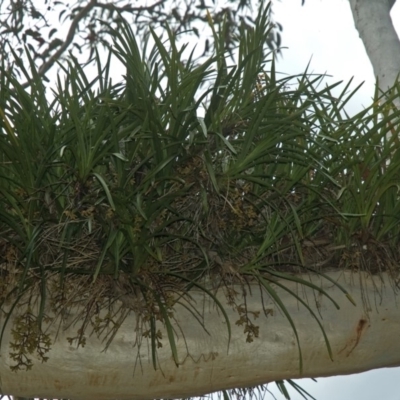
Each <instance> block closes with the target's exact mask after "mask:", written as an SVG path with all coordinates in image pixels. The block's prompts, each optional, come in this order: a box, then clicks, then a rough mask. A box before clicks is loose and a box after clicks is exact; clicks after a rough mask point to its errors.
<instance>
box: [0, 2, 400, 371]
mask: <svg viewBox="0 0 400 400" xmlns="http://www.w3.org/2000/svg"><path fill="white" fill-rule="evenodd" d="M267 16H268V8H266V9H263V10H262V12H260V13H259V16H258V19H257V21H256V24H255V27H249V26H247V25H243V26H242V28H241V32H240V39H239V45H238V47H237V49H236V53H235V54H236V55H235V57H236V63H232V61H231V59H230V55H229V52H227V51H226V46H225V43H224V37H225V32H224V28H223V27H222V28H221V29H222V30H221V31H219V32H217V31H216V30H215V28H214V25H213V22H212V20H211V18H209V23H210V28H211V29H212V31H213V35H214V41H215V43H214V47H215V53H214V54H213V55H212V56H211V57H210V58H208V59H206V60H205V61H204V62H202V63H197V62H194V61H193V52H192V53H189V55H187V56H185V54H187V53H186V50H187V48H186V47H182V48H180V49H178V48H177V46H176V41H175V36H174V34H173V33H172V32H171V31H168V38H167V40H166V41H165V42H164V41H163V40H162V39H160V38H159V37H158V36H157V35H156V34H155V33H154V32H153V31H152V40H153V42H154V45H153V47H152V48H149V47H148V46H150V45H149V43H150V41H149V42H147V43H146V44H147V45H146V46H144V49H143V50H142V51H141V50H140V48H139V46H138V44H137V42H136V40H135V36H134V34H133V32H132V31H131V29H130V27H129V25H128V24H122V23H121V26H120V29H119V30H115V31H113V35H114V36H115V43H114V46H113V47H112V48H110V57H109V58H108V59H107V60H106V62H105V63H103V64H102V62H101V61H102V60H101V59H100V56H99V55H98V54H97V55H96V62H97V66H98V74H97V76H96V77H94V78H93V79H91V78H89V77H88V76H87V75H86V74H85V71H84V69H83V68H82V67H81V66H80V65H79V63H78V62H77V61H74V60H72V61H71V62H69V64H68V67H65V68H64V75H63V76H64V78H62V77H61V75H60V76H59V78H58V81H57V87H56V88H55V89H54V90H53V97H52V100H49V96H48V94H47V92H46V87H45V85H44V83H43V81H42V79H41V76H40V75H39V74H38V72H37V70H36V68H35V64H34V62H33V60H32V58H30V55H29V53H27V56H28V57H29V60H30V69H29V70H28V69H26V68H25V67H24V64H23V63H22V62H21V61H19V59H18V57H16V62H19V68H20V69H21V70H22V71H23V73H24V74H25V77H26V79H27V81H28V82H30V87H29V89H26V88H24V87H22V86H21V84H20V83H19V81H18V79H17V78H16V77H15V76H14V75H13V73H12V71H9V70H7V68H6V67H5V65H4V64H3V66H2V69H1V72H0V79H1V81H0V85H1V90H0V130H1V135H0V288H1V290H0V304H1V307H2V309H3V312H5V313H6V315H9V314H7V312H8V311H9V310H13V309H14V308H15V307H18V304H19V301H20V299H22V298H24V299H25V301H26V302H28V303H32V304H36V302H38V313H37V323H38V327H39V328H38V330H37V332H38V334H41V330H40V326H41V323H42V321H43V320H44V318H47V312H48V310H49V307H50V309H51V310H52V311H55V312H56V313H58V314H59V315H60V316H61V317H62V315H63V313H64V312H65V310H66V309H68V307H70V305H71V302H72V299H73V301H74V302H77V301H78V300H79V301H81V303H82V304H83V305H84V306H83V311H82V315H86V317H85V318H82V321H83V322H82V327H81V328H80V330H79V335H78V336H77V337H76V338H70V339H69V340H70V341H71V343H72V342H74V341H76V343H77V344H78V345H82V346H83V345H84V344H85V340H86V338H85V329H86V328H87V327H88V325H89V324H91V326H92V328H93V329H94V331H95V332H96V333H98V334H101V332H103V331H104V330H105V329H106V327H107V326H109V325H112V326H113V327H114V328H115V329H118V326H120V324H121V323H122V322H123V319H124V315H126V314H122V317H121V314H118V312H117V311H115V310H113V309H112V307H110V304H111V305H112V304H119V305H120V306H119V307H120V308H118V311H121V310H122V311H121V312H122V313H124V312H125V313H129V312H130V311H132V310H133V311H134V312H136V313H137V314H138V315H141V317H142V318H143V320H144V321H145V322H146V323H147V324H148V329H147V330H145V331H144V332H143V336H144V337H150V338H151V340H152V345H153V361H154V364H155V366H156V362H157V361H156V349H157V347H159V346H161V345H162V343H161V341H162V339H163V338H161V337H160V333H159V332H160V331H159V330H158V329H157V324H158V323H162V324H164V325H165V326H166V327H167V332H168V341H169V344H170V345H171V350H172V353H173V356H174V359H175V360H176V361H177V360H178V358H177V355H176V346H175V338H174V333H173V330H172V328H171V322H170V319H171V318H172V317H173V309H174V304H175V303H176V302H177V301H181V299H182V298H183V297H185V295H186V294H188V293H190V291H191V290H194V289H196V290H202V291H204V292H205V293H206V294H207V295H208V296H209V297H210V298H211V299H213V300H214V301H215V302H216V303H217V306H218V307H219V308H220V310H221V312H222V314H223V315H224V316H225V317H226V313H225V311H224V308H223V306H222V305H221V303H219V302H218V299H217V298H216V296H215V290H218V288H225V289H228V290H227V296H230V295H232V293H233V292H232V291H229V288H230V287H232V285H241V286H242V287H244V286H245V285H247V284H248V283H250V282H255V283H258V284H259V286H260V289H261V290H264V291H265V292H266V293H267V294H268V295H269V296H271V297H272V299H273V300H274V301H275V302H276V304H277V305H278V306H279V307H280V309H281V310H282V311H283V313H284V314H285V315H286V316H287V318H288V320H289V321H290V323H291V324H292V327H293V329H294V332H295V333H296V327H295V326H294V324H293V322H292V319H291V316H290V314H289V313H288V312H287V310H286V308H285V305H284V304H283V303H282V301H281V300H280V298H279V296H278V295H277V293H276V291H275V289H274V287H276V286H279V287H283V288H285V280H292V281H295V282H298V283H299V284H302V285H308V286H311V287H313V288H314V289H315V290H319V291H321V289H320V288H318V287H317V286H315V285H313V284H312V283H311V282H309V281H306V280H303V279H301V277H299V276H298V274H299V273H301V272H304V271H312V272H315V273H318V274H321V275H322V276H325V275H324V271H326V270H328V269H329V268H335V269H337V268H351V269H353V270H367V271H369V272H371V273H379V272H380V271H383V270H385V271H387V270H389V271H391V272H393V276H394V278H395V279H396V278H397V275H396V274H397V269H396V268H397V267H396V265H398V263H399V261H400V255H399V248H400V247H399V237H400V232H399V230H400V224H399V223H398V218H399V217H398V216H399V215H400V202H399V201H398V198H399V194H398V192H399V186H398V182H399V174H400V172H399V171H400V168H399V166H398V164H399V163H400V156H399V152H398V151H397V146H395V144H396V143H397V135H398V131H397V130H398V128H397V127H396V125H395V124H392V121H393V120H394V119H395V118H398V112H397V111H396V110H393V109H391V108H390V100H389V101H386V102H385V103H380V102H379V97H378V94H377V95H376V98H375V101H374V103H373V105H372V106H371V107H369V108H367V109H365V110H364V111H363V112H361V113H359V114H357V115H355V116H352V117H350V116H348V115H347V114H346V112H345V111H344V106H345V105H346V102H347V101H348V99H349V98H350V97H351V95H352V93H350V94H347V90H348V87H349V85H347V86H346V87H345V88H344V89H343V91H342V93H341V94H340V96H339V97H334V96H333V95H332V90H333V88H334V87H335V86H337V85H331V86H327V87H323V88H318V84H319V83H320V81H321V79H322V77H320V76H311V75H308V74H307V73H305V74H303V75H299V76H296V77H283V78H282V77H279V75H278V74H277V73H276V71H275V64H274V61H273V57H272V55H271V54H268V53H267V51H266V49H265V48H264V47H263V45H262V44H263V43H265V42H266V41H265V39H266V37H267V36H268V34H269V25H268V18H267ZM110 29H111V28H110ZM112 55H115V56H117V57H118V58H119V59H120V60H121V61H122V62H123V64H124V65H126V76H125V81H124V82H123V83H119V84H112V81H111V78H110V73H111V71H110V62H111V61H110V60H111V56H112ZM15 56H16V55H15ZM202 112H203V113H204V116H201V115H202V114H201V113H202ZM388 133H391V136H390V138H389V136H388ZM344 294H347V293H344ZM293 295H294V296H295V294H294V293H293ZM349 299H350V300H352V299H351V298H350V297H349ZM299 301H301V302H302V300H301V299H299ZM332 301H333V300H332ZM302 303H303V305H304V306H305V307H308V306H307V304H305V303H304V302H302ZM231 304H234V295H232V302H231ZM104 307H109V310H110V311H109V313H108V314H107V315H106V316H104V315H103V316H101V317H100V315H99V313H98V310H100V309H103V308H104ZM308 308H309V307H308ZM309 310H310V312H311V313H312V312H313V311H312V310H311V308H309ZM29 312H30V314H29V318H30V321H31V312H32V311H29ZM237 312H238V321H237V323H238V324H240V325H242V326H243V329H244V337H245V340H247V341H252V340H257V336H258V327H257V326H256V325H255V323H254V322H252V321H253V320H254V318H253V317H256V316H254V315H253V316H251V317H252V318H251V319H250V318H249V314H248V312H247V310H246V309H245V308H243V307H240V306H237ZM25 317H26V316H25ZM193 317H194V318H195V313H194V312H193ZM21 318H22V317H21ZM226 318H227V317H226ZM6 319H7V318H6ZM25 319H26V318H25ZM316 319H317V317H316ZM317 320H318V319H317ZM227 322H228V323H227V326H228V330H229V329H230V323H232V321H227ZM17 328H18V327H17ZM321 329H322V326H321ZM17 330H18V329H17ZM322 334H323V335H325V334H324V331H323V329H322ZM25 336H26V335H25ZM25 336H24V332H22V331H21V332H17V331H16V337H20V338H22V337H25ZM47 339H48V338H46V346H45V347H46V349H47V348H48V347H49V346H50V345H51V344H50V343H49V342H48V340H47ZM32 340H33V339H32V338H30V342H29V343H32ZM110 340H112V338H111V339H110ZM325 340H326V343H327V348H328V351H330V348H329V343H328V341H327V338H326V337H325ZM42 341H43V340H42ZM36 342H37V343H39V342H41V340H39V339H37V340H36ZM299 348H300V347H299ZM25 350H26V349H25ZM31 350H32V349H31ZM32 351H33V350H32ZM43 353H45V351H44V352H43ZM21 354H22V353H21ZM24 357H25V358H24V359H25V360H26V357H27V356H26V355H25V353H24ZM300 359H301V357H300ZM23 366H24V365H22V364H21V367H23Z"/></svg>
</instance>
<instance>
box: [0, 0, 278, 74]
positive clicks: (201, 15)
mask: <svg viewBox="0 0 400 400" xmlns="http://www.w3.org/2000/svg"><path fill="white" fill-rule="evenodd" d="M254 5H255V6H256V8H257V7H258V2H255V3H253V2H252V1H251V0H233V1H229V2H227V3H226V4H224V5H222V6H220V5H217V4H216V3H215V1H214V0H212V1H208V0H199V1H197V0H182V1H178V2H176V1H174V2H171V1H168V0H158V1H149V2H146V3H144V2H141V1H136V2H131V1H120V0H118V1H98V0H90V1H82V0H78V1H76V2H75V3H73V4H71V3H70V2H66V1H51V0H40V1H32V0H1V1H0V10H1V13H0V26H1V28H0V49H2V54H4V55H6V54H9V50H8V49H9V47H10V46H11V47H12V48H13V49H14V50H15V51H16V53H17V54H19V55H22V54H23V51H24V50H23V49H24V47H25V46H26V47H27V48H28V49H29V50H30V52H31V54H32V57H33V60H34V61H35V63H36V65H38V67H39V70H38V71H39V74H40V75H45V73H46V72H47V71H48V70H49V69H50V68H51V67H52V66H53V65H54V63H55V62H57V61H59V60H60V59H61V57H63V56H65V54H69V53H71V54H74V55H75V56H77V55H78V54H82V53H87V60H92V58H93V56H94V51H95V49H97V48H98V47H99V45H100V47H103V48H104V47H107V46H108V45H109V44H110V43H111V42H112V29H115V28H116V27H117V26H118V25H119V24H120V22H121V18H124V19H126V20H127V21H129V22H130V24H131V26H132V28H133V30H134V32H135V33H136V34H139V36H140V37H142V39H144V38H145V37H146V35H148V34H149V27H151V28H152V29H155V30H157V29H158V28H161V29H162V30H165V28H166V27H167V26H168V27H169V29H171V30H172V32H173V33H174V35H175V36H176V37H177V38H179V35H182V34H183V33H184V36H185V37H187V36H188V35H189V36H192V35H193V36H196V37H197V38H200V37H201V36H203V35H201V34H202V32H203V31H204V28H205V26H206V25H207V13H209V15H211V17H212V19H213V21H214V23H215V24H221V23H222V21H224V26H225V37H224V45H225V46H226V49H227V50H228V51H230V52H232V50H233V49H234V48H235V46H236V45H237V43H238V35H239V27H240V26H241V25H242V24H245V25H247V26H249V27H250V26H254V12H253V11H254V9H253V6H254ZM269 17H270V19H271V13H270V15H269ZM104 21H105V22H107V23H106V24H104V23H103V22H104ZM60 26H62V27H63V28H67V30H68V31H67V34H65V33H64V32H60V31H61V29H60ZM271 28H273V29H272V30H271V31H270V33H269V35H268V36H267V37H266V38H265V40H266V41H267V42H268V45H269V46H270V48H274V47H279V46H280V41H281V36H280V31H281V29H282V27H281V26H280V25H279V24H274V25H273V26H271ZM210 39H211V37H206V38H205V39H204V40H202V44H201V45H202V46H203V55H208V54H210V51H211V48H210V46H212V43H213V41H212V40H210ZM8 62H10V63H11V64H10V66H11V65H14V62H13V61H12V58H8Z"/></svg>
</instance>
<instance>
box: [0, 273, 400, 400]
mask: <svg viewBox="0 0 400 400" xmlns="http://www.w3.org/2000/svg"><path fill="white" fill-rule="evenodd" d="M329 275H330V276H331V277H332V278H333V279H335V280H336V279H337V280H338V282H340V283H341V284H342V285H343V286H344V287H345V288H346V289H347V290H348V292H349V293H350V294H351V295H352V297H353V298H354V300H355V301H356V303H357V306H353V305H352V304H351V303H350V302H349V300H348V299H347V298H346V296H345V295H344V294H343V293H342V292H341V291H340V290H339V289H338V288H337V287H335V286H334V285H332V284H331V283H330V282H328V281H327V280H321V279H320V278H318V277H316V276H311V277H309V278H307V276H303V277H305V278H307V279H312V281H313V282H314V283H317V284H318V285H321V287H323V288H324V289H325V290H327V292H328V293H329V294H330V295H331V296H332V297H333V298H334V299H335V300H336V301H337V302H338V304H339V305H340V307H341V309H340V310H337V309H336V308H335V307H334V306H333V304H332V303H331V302H330V301H329V300H328V299H327V298H324V297H321V295H320V294H318V293H317V292H313V291H312V290H309V289H307V290H304V288H303V287H299V286H297V285H296V284H294V283H287V286H288V287H290V288H291V290H295V291H297V292H298V294H299V295H300V296H301V297H302V298H303V299H305V300H306V301H307V302H308V303H309V304H310V306H312V308H313V310H314V311H315V312H316V313H320V315H321V319H320V320H321V322H322V324H323V326H324V328H325V330H326V333H327V335H328V337H329V340H330V344H331V346H332V352H333V358H334V360H333V361H331V360H330V359H329V357H328V353H327V350H326V345H325V342H324V339H323V336H322V334H321V331H320V329H319V327H318V324H317V323H316V322H315V320H314V319H313V318H312V317H311V315H310V313H309V312H308V311H307V310H306V309H305V308H304V307H303V306H302V305H301V304H299V303H298V301H297V300H295V299H294V298H293V297H292V296H291V295H289V294H287V293H285V292H283V291H282V290H281V289H278V288H277V292H278V293H279V295H280V296H281V298H282V299H283V301H284V303H285V305H286V307H287V309H288V311H289V312H290V314H291V316H292V317H293V320H294V322H295V324H296V328H297V330H298V334H299V337H300V342H301V348H302V352H303V363H304V368H303V373H302V374H300V371H299V356H298V349H297V345H296V340H295V336H294V333H293V330H292V328H291V326H290V324H289V323H288V321H287V319H286V318H285V316H284V315H282V313H281V312H280V311H279V309H278V307H277V306H276V305H275V304H274V303H273V302H272V301H271V300H270V298H269V297H268V296H267V295H266V294H265V293H264V296H263V300H264V304H265V307H266V308H267V309H271V310H273V311H272V312H270V313H269V315H268V316H265V315H263V312H262V306H261V297H260V291H259V288H258V286H253V287H252V294H251V295H250V294H248V295H247V299H246V300H247V308H248V311H253V312H256V311H260V312H261V313H260V317H259V318H258V319H255V320H254V319H253V318H252V321H253V322H254V324H256V325H258V326H259V338H256V339H255V340H254V341H253V342H252V343H246V340H245V338H246V336H245V334H244V333H243V326H238V325H236V324H235V322H236V321H237V320H238V319H239V316H238V313H237V311H235V310H233V309H232V307H231V306H229V305H227V301H226V298H225V295H224V294H223V293H222V290H219V292H218V297H219V299H220V301H221V302H222V303H223V304H224V306H225V307H226V309H227V311H228V314H229V318H230V321H231V326H232V338H231V342H230V346H229V350H228V335H227V326H226V323H225V320H224V318H223V316H222V314H221V312H220V311H218V309H217V308H216V307H215V305H213V304H212V303H211V302H210V301H209V299H207V298H204V296H203V294H202V293H200V292H193V302H194V303H195V304H196V307H197V309H198V310H199V311H200V313H201V314H202V316H203V317H204V325H205V327H206V329H207V331H208V333H207V332H205V330H204V329H203V328H202V327H201V326H200V324H199V323H198V322H197V321H196V320H195V319H194V318H193V316H192V315H191V314H190V312H188V310H187V309H186V308H184V307H182V306H177V307H176V310H175V316H176V323H175V330H176V335H177V336H178V339H177V345H178V355H179V362H180V365H179V367H178V368H177V367H176V366H175V364H174V361H173V358H172V356H171V350H170V347H169V344H168V339H167V334H166V331H165V330H164V329H162V330H163V347H162V348H160V349H159V350H158V362H159V364H160V368H159V369H158V370H154V368H153V365H152V361H151V351H150V345H149V343H148V342H147V341H146V339H144V340H142V344H141V346H140V349H139V354H140V357H138V348H137V346H136V345H135V344H134V343H135V340H136V335H137V333H136V332H135V328H136V318H135V316H134V315H131V316H130V317H129V318H127V319H126V320H125V322H124V323H123V325H122V327H121V328H120V330H119V331H118V333H117V335H116V337H115V338H114V340H113V342H112V343H111V345H110V346H109V348H108V349H107V351H103V350H104V346H105V344H104V342H102V341H101V340H99V339H97V338H96V336H95V335H92V336H91V337H90V338H88V340H87V344H86V346H85V347H84V348H81V347H80V348H76V346H74V345H70V344H69V343H68V341H67V340H66V338H67V337H73V336H76V330H77V326H72V327H69V328H65V327H63V326H61V329H60V331H59V332H58V337H57V340H56V342H55V343H54V344H53V346H52V349H51V351H50V352H49V357H50V359H49V361H48V362H47V363H43V364H42V363H40V362H38V361H36V362H35V365H34V367H33V369H32V370H30V371H28V372H17V373H15V372H12V371H11V370H10V368H9V366H10V364H11V363H12V362H11V360H10V357H9V351H10V348H9V342H10V338H11V336H10V330H11V328H12V326H11V324H9V325H8V326H7V328H6V330H5V336H4V339H3V343H2V346H1V353H0V355H1V358H0V379H1V383H0V385H1V393H3V394H14V395H19V396H26V397H33V396H36V397H53V398H54V397H55V398H69V399H82V400H83V399H85V400H89V399H107V400H109V399H111V398H115V399H131V400H132V399H133V400H134V399H138V400H139V399H140V400H144V399H154V398H181V397H185V396H193V395H199V394H204V393H210V392H212V391H216V390H220V389H225V388H232V387H245V386H251V385H257V384H261V383H267V382H271V381H275V380H279V379H288V378H299V377H320V376H331V375H339V374H350V373H356V372H361V371H366V370H369V369H373V368H379V367H389V366H398V365H400V340H399V339H398V337H399V332H400V310H399V307H398V299H399V297H398V295H397V293H396V291H395V289H394V286H393V284H392V283H391V281H390V279H389V278H388V276H387V275H386V274H384V275H383V276H382V277H380V278H379V277H373V278H372V277H371V276H367V275H366V274H364V273H354V274H351V273H350V272H344V273H343V272H342V273H340V272H331V273H330V274H329ZM238 292H240V289H239V288H238ZM242 303H243V299H240V297H239V298H238V299H237V300H236V304H238V305H239V304H242ZM317 305H318V307H317ZM70 318H71V319H73V318H74V315H73V314H72V315H70ZM3 323H4V319H3V320H0V325H1V326H2V325H3ZM159 325H161V324H159ZM160 327H161V326H160ZM57 329H58V326H53V327H51V328H49V331H50V332H51V333H52V336H53V337H55V334H56V332H57ZM182 332H183V333H184V335H183V334H182ZM88 334H89V332H86V336H88Z"/></svg>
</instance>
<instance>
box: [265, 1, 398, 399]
mask: <svg viewBox="0 0 400 400" xmlns="http://www.w3.org/2000/svg"><path fill="white" fill-rule="evenodd" d="M399 3H400V2H397V4H396V5H395V6H394V7H393V10H392V19H393V22H394V25H395V27H396V29H397V32H398V34H399V32H400V4H399ZM273 10H274V18H275V20H276V21H277V22H279V23H281V24H282V25H283V32H282V45H283V46H285V47H287V50H284V52H283V58H281V59H280V60H279V61H278V64H277V70H278V71H281V72H286V73H288V74H290V75H293V74H298V73H301V72H303V71H304V70H305V68H306V67H307V64H308V63H309V62H310V60H311V64H310V72H315V73H322V74H323V73H326V74H329V75H332V77H333V79H332V80H331V83H333V82H337V81H340V80H343V81H344V82H345V83H346V82H348V81H349V80H350V79H351V78H352V77H354V80H353V84H352V87H353V88H355V87H356V86H357V85H358V84H359V83H361V82H363V81H365V83H364V85H363V86H362V87H361V89H360V91H359V92H358V93H357V94H356V95H355V97H354V98H353V99H352V101H351V102H350V104H349V106H348V107H346V109H347V111H348V112H349V113H350V114H353V113H356V112H358V111H360V110H361V109H362V107H363V105H364V106H367V105H369V104H370V102H371V98H372V97H373V93H374V83H375V79H374V75H373V70H372V67H371V64H370V61H369V59H368V57H367V55H366V53H365V50H364V46H363V44H362V42H361V39H360V38H359V36H358V32H357V30H356V29H355V27H354V22H353V19H352V15H351V10H350V5H349V3H348V0H306V2H305V5H304V6H303V7H301V0H281V1H277V0H274V1H273ZM399 312H400V310H399ZM399 334H400V332H399ZM399 382H400V368H385V369H380V370H374V371H369V372H365V373H363V374H357V375H348V376H341V377H331V378H321V379H318V383H315V382H313V381H311V380H309V379H307V380H306V379H304V380H299V381H297V383H299V384H300V385H301V386H302V387H303V388H304V389H305V390H307V391H308V392H309V393H310V394H311V395H313V396H314V397H315V398H316V399H317V400H358V399H360V400H361V399H362V400H376V399H385V400H399V399H400V391H399ZM273 386H274V385H273V384H271V385H270V387H269V389H272V388H273ZM273 392H274V393H279V392H277V391H276V390H273ZM291 393H292V392H291ZM293 393H295V392H293ZM266 399H268V396H266ZM277 399H283V396H282V395H277ZM292 399H293V400H300V399H302V397H301V396H300V395H299V394H294V395H293V397H292Z"/></svg>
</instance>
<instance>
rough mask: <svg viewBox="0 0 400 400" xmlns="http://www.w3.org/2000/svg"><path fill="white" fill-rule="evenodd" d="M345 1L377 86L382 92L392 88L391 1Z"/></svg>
mask: <svg viewBox="0 0 400 400" xmlns="http://www.w3.org/2000/svg"><path fill="white" fill-rule="evenodd" d="M349 1H350V7H351V11H352V13H353V19H354V23H355V26H356V28H357V30H358V32H359V34H360V38H361V40H362V41H363V43H364V46H365V50H366V52H367V55H368V57H369V59H370V61H371V64H372V67H373V69H374V74H375V76H376V77H377V78H378V80H379V87H380V89H381V90H382V91H386V90H388V89H389V88H391V87H392V86H393V85H394V83H395V82H396V80H397V79H398V75H399V73H400V41H399V38H398V36H397V33H396V30H395V29H394V26H393V23H392V19H391V17H390V10H391V8H392V6H393V4H394V3H395V0H349ZM338 29H340V23H338ZM399 105H400V102H399Z"/></svg>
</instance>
